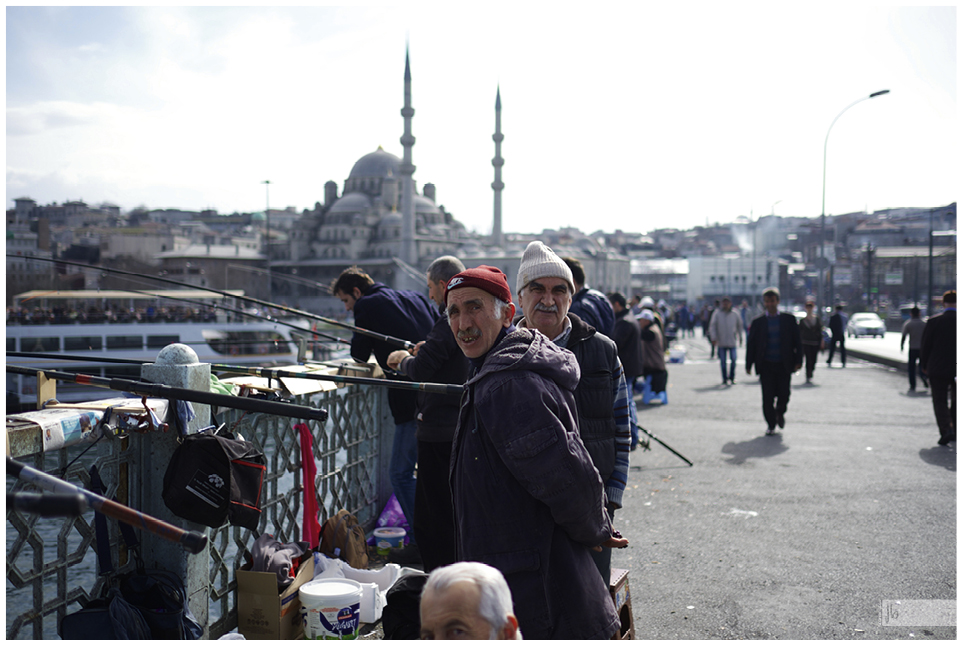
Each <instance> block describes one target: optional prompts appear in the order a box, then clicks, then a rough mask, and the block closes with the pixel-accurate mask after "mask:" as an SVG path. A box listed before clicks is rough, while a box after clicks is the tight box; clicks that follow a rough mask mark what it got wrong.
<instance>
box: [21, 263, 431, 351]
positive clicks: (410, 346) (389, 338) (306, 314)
mask: <svg viewBox="0 0 963 650" xmlns="http://www.w3.org/2000/svg"><path fill="white" fill-rule="evenodd" d="M7 257H8V258H10V257H13V258H17V259H23V260H32V261H37V262H47V263H53V262H61V261H64V260H52V259H47V258H45V257H35V256H33V255H13V254H11V255H7ZM66 263H67V264H69V265H70V266H77V267H80V268H86V269H95V270H97V271H105V272H108V273H116V274H118V275H129V276H132V277H138V278H146V279H148V280H151V281H153V282H166V283H168V284H174V285H177V286H181V287H188V288H190V289H195V290H196V289H199V287H198V286H197V285H194V284H190V283H188V282H181V281H180V280H171V279H170V278H161V277H156V276H153V275H148V274H146V273H137V272H135V271H121V270H120V269H112V268H110V267H107V266H97V265H96V264H83V263H81V262H73V261H69V262H66ZM202 290H203V291H210V292H211V293H216V294H219V295H222V296H226V297H229V298H236V299H238V300H246V301H248V302H253V303H254V304H256V305H261V306H264V307H270V308H271V309H278V310H281V311H286V312H289V313H292V314H297V315H299V316H301V317H303V318H311V319H314V320H319V321H321V322H322V323H328V324H329V325H335V326H337V327H343V328H345V329H347V330H351V331H352V332H356V333H358V334H362V335H364V336H368V337H371V338H374V339H378V340H379V341H383V342H385V343H391V344H393V345H397V346H398V347H399V348H404V349H407V350H411V349H413V348H414V347H415V344H414V343H412V342H411V341H405V340H404V339H399V338H396V337H394V336H388V335H387V334H381V333H380V332H374V331H372V330H367V329H364V328H363V327H357V326H356V325H348V324H347V323H342V322H341V321H339V320H335V319H333V318H325V317H324V316H319V315H317V314H312V313H310V312H306V311H302V310H300V309H295V308H293V307H288V306H286V305H279V304H277V303H273V302H268V301H267V300H261V299H259V298H251V297H249V296H235V295H234V294H230V293H227V292H226V291H221V290H219V289H211V288H209V287H203V288H202Z"/></svg>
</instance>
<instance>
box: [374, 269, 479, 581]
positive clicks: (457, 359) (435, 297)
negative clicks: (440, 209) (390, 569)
mask: <svg viewBox="0 0 963 650" xmlns="http://www.w3.org/2000/svg"><path fill="white" fill-rule="evenodd" d="M464 270H465V265H464V264H462V263H461V260H459V259H458V258H457V257H452V256H450V255H446V256H444V257H439V258H438V259H436V260H435V261H434V262H432V263H431V264H430V265H429V266H428V271H427V279H428V298H429V299H430V300H432V301H433V302H434V303H435V304H437V305H438V308H439V309H441V310H444V308H445V287H446V286H447V285H448V281H449V280H450V279H451V278H452V276H454V275H457V274H458V273H461V272H462V271H464ZM388 365H389V366H390V367H391V368H393V369H396V370H398V371H400V372H401V373H402V374H404V375H407V376H408V377H410V378H411V379H412V380H414V381H417V382H432V383H436V384H464V383H465V380H466V379H468V359H466V358H465V355H464V354H462V353H461V350H460V349H459V348H458V344H457V343H456V342H455V335H454V334H452V333H451V328H450V327H448V319H446V318H445V317H444V316H442V317H440V318H438V320H437V321H435V325H434V327H432V328H431V332H430V333H429V334H428V338H427V339H425V340H424V341H421V342H419V343H418V344H417V345H416V346H415V349H414V351H413V352H412V353H409V352H408V351H407V350H395V351H394V352H392V353H391V354H390V355H388ZM460 403H461V396H460V395H457V396H453V395H442V394H439V393H418V415H417V418H416V421H417V427H416V436H417V440H418V443H417V444H418V476H417V482H416V485H415V514H414V517H415V521H414V531H415V539H417V540H418V549H419V551H420V554H421V560H422V565H423V566H424V570H425V572H428V573H430V572H431V571H432V570H433V569H435V568H436V567H440V566H444V565H446V564H451V563H453V562H454V561H455V522H454V520H453V519H452V513H451V487H450V486H449V485H448V466H449V464H450V463H451V441H452V438H453V437H454V436H455V425H456V424H457V423H458V408H459V405H460ZM404 551H405V549H402V550H401V551H399V552H398V554H399V555H403V554H404ZM389 559H391V561H392V562H397V561H398V560H396V559H394V558H391V557H389ZM399 559H401V558H399Z"/></svg>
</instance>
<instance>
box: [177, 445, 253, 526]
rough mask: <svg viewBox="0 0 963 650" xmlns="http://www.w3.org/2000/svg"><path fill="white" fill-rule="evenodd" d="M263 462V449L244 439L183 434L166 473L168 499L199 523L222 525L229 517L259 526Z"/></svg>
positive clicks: (181, 514) (238, 522)
mask: <svg viewBox="0 0 963 650" xmlns="http://www.w3.org/2000/svg"><path fill="white" fill-rule="evenodd" d="M264 463H265V460H264V454H263V453H261V452H260V451H258V450H257V448H256V447H255V446H254V444H253V443H250V442H247V441H245V440H232V439H230V438H225V437H222V436H219V435H216V434H210V433H195V434H193V435H189V436H184V437H183V438H181V443H180V444H179V445H178V446H177V449H176V450H175V451H174V453H173V454H172V455H171V459H170V463H169V464H168V465H167V472H166V473H165V474H164V491H163V493H162V496H163V497H164V503H165V504H166V505H167V507H168V508H170V510H171V512H173V513H174V514H175V515H178V516H179V517H183V518H184V519H187V520H188V521H193V522H194V523H197V524H203V525H205V526H210V527H211V528H218V527H220V526H223V525H224V523H225V522H227V521H228V520H230V522H231V523H232V524H234V525H235V526H243V527H244V528H248V529H250V530H253V531H257V525H258V520H259V519H260V518H261V488H262V486H263V483H264V472H265V470H266V467H265V464H264Z"/></svg>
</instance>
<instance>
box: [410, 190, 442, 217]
mask: <svg viewBox="0 0 963 650" xmlns="http://www.w3.org/2000/svg"><path fill="white" fill-rule="evenodd" d="M415 212H422V213H426V212H427V213H429V214H441V210H439V209H438V206H437V205H435V202H434V201H432V200H431V199H429V198H427V197H424V196H422V195H420V194H416V195H415Z"/></svg>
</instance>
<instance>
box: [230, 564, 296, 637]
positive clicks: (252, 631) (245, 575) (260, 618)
mask: <svg viewBox="0 0 963 650" xmlns="http://www.w3.org/2000/svg"><path fill="white" fill-rule="evenodd" d="M312 578H314V557H313V556H311V557H309V558H308V560H307V561H306V562H303V563H302V564H301V566H300V567H299V568H298V575H297V577H296V578H295V579H294V582H292V583H291V584H290V585H288V587H287V589H285V590H284V591H283V592H281V593H280V594H278V578H277V575H275V574H274V573H266V572H261V571H243V570H242V571H238V572H237V631H238V632H240V633H241V634H243V635H244V637H245V638H246V639H250V640H258V641H274V640H285V639H302V638H304V622H303V621H302V619H301V598H300V594H299V592H298V590H299V589H300V588H301V585H303V584H304V583H306V582H310V581H311V579H312Z"/></svg>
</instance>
